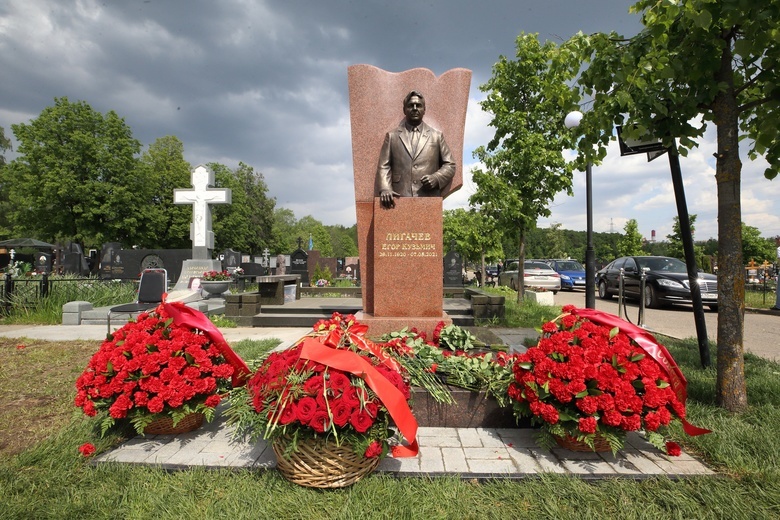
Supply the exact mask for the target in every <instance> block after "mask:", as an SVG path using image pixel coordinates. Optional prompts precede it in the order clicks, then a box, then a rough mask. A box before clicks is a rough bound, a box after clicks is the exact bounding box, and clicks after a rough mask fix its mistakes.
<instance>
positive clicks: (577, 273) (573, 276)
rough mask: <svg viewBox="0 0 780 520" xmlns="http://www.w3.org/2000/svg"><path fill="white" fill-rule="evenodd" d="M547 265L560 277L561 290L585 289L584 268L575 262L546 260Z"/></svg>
mask: <svg viewBox="0 0 780 520" xmlns="http://www.w3.org/2000/svg"><path fill="white" fill-rule="evenodd" d="M546 262H547V265H549V266H550V267H552V268H553V270H554V271H555V272H556V273H558V274H560V275H561V289H565V290H567V291H573V290H574V289H575V287H581V288H582V289H585V268H584V267H583V266H582V264H581V263H579V262H578V261H576V260H547V261H546Z"/></svg>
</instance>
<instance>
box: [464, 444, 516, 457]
mask: <svg viewBox="0 0 780 520" xmlns="http://www.w3.org/2000/svg"><path fill="white" fill-rule="evenodd" d="M466 458H467V459H475V460H480V459H481V460H493V459H495V460H498V459H502V458H503V459H508V458H509V450H508V449H507V448H506V446H503V445H502V446H501V447H495V448H469V449H468V450H466Z"/></svg>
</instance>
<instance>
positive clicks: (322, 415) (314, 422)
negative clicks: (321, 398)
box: [309, 409, 330, 433]
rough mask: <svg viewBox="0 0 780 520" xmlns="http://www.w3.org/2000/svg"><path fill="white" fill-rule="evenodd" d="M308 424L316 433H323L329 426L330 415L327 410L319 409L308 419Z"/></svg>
mask: <svg viewBox="0 0 780 520" xmlns="http://www.w3.org/2000/svg"><path fill="white" fill-rule="evenodd" d="M309 426H311V428H312V430H314V431H315V432H317V433H325V430H327V429H328V428H330V415H328V411H327V410H322V409H319V410H317V411H316V412H314V417H312V418H311V421H309Z"/></svg>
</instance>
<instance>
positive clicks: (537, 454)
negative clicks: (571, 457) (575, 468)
mask: <svg viewBox="0 0 780 520" xmlns="http://www.w3.org/2000/svg"><path fill="white" fill-rule="evenodd" d="M528 451H529V452H530V453H531V454H532V455H533V456H534V458H535V459H536V462H537V463H538V464H539V466H540V467H541V468H542V472H544V473H566V468H564V467H563V464H561V462H560V461H559V460H558V458H557V457H556V456H555V455H553V454H552V452H549V451H547V450H543V449H541V448H530V449H529V450H528Z"/></svg>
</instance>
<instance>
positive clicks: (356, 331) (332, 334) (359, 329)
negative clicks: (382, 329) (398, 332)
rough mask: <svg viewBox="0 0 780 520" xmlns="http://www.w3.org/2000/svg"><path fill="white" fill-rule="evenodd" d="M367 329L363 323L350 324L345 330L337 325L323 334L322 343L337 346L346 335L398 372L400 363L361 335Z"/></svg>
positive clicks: (360, 347) (354, 343)
mask: <svg viewBox="0 0 780 520" xmlns="http://www.w3.org/2000/svg"><path fill="white" fill-rule="evenodd" d="M367 330H368V326H367V325H363V324H362V323H355V324H353V325H350V327H349V328H348V329H347V330H346V331H344V330H343V329H341V328H338V327H337V328H335V329H333V330H331V331H329V332H328V334H327V335H326V336H324V339H323V340H322V343H324V344H325V345H328V346H329V347H333V348H339V345H340V343H341V339H342V338H343V337H344V336H346V337H347V339H348V340H349V342H350V343H351V344H353V345H355V346H356V347H357V348H359V349H360V350H364V351H366V352H368V353H370V354H372V355H374V356H376V357H377V358H378V359H379V360H380V361H381V362H382V363H383V364H385V365H387V366H388V367H390V368H392V369H393V370H396V371H398V372H400V371H401V365H400V364H399V363H398V361H396V360H395V359H393V357H392V356H390V355H389V354H388V353H387V352H385V351H384V350H383V349H382V347H380V346H379V345H377V344H376V343H374V342H372V341H370V340H368V339H366V338H365V337H363V335H364V334H365V333H366V331H367Z"/></svg>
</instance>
